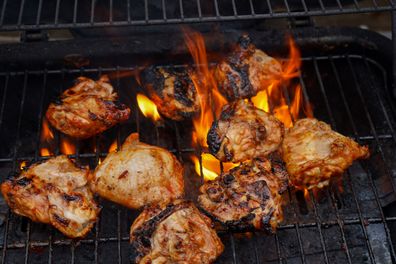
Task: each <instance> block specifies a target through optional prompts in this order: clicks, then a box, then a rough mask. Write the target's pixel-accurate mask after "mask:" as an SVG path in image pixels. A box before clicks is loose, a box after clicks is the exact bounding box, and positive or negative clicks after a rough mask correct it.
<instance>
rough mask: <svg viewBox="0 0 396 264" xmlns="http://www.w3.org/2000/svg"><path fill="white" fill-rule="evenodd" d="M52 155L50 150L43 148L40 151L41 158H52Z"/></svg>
mask: <svg viewBox="0 0 396 264" xmlns="http://www.w3.org/2000/svg"><path fill="white" fill-rule="evenodd" d="M51 155H52V153H51V152H50V151H49V149H47V148H41V149H40V156H42V157H44V156H51Z"/></svg>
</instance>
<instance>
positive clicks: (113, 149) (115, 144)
mask: <svg viewBox="0 0 396 264" xmlns="http://www.w3.org/2000/svg"><path fill="white" fill-rule="evenodd" d="M117 151H118V149H117V140H114V142H113V143H111V145H110V147H109V153H111V152H117Z"/></svg>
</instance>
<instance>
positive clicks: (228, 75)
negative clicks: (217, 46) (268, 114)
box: [214, 35, 282, 100]
mask: <svg viewBox="0 0 396 264" xmlns="http://www.w3.org/2000/svg"><path fill="white" fill-rule="evenodd" d="M281 73H282V65H281V64H280V63H279V62H278V61H277V60H276V59H274V58H272V57H270V56H268V55H267V54H266V53H264V52H263V51H262V50H260V49H257V48H256V47H255V46H254V44H252V43H251V40H250V38H249V36H247V35H244V36H242V37H241V38H240V39H239V42H238V45H237V46H236V48H235V49H234V50H233V51H232V52H231V54H230V55H228V57H226V59H225V60H224V61H222V62H220V63H219V64H218V65H217V67H216V69H215V75H214V76H215V79H216V81H217V84H218V86H219V89H220V91H221V92H222V93H223V94H224V95H225V96H226V97H227V98H228V99H229V100H236V99H241V98H249V97H252V96H255V95H256V94H257V92H259V91H260V90H263V89H266V88H267V87H268V86H269V85H270V84H271V83H272V81H273V80H274V79H275V80H277V79H280V76H281Z"/></svg>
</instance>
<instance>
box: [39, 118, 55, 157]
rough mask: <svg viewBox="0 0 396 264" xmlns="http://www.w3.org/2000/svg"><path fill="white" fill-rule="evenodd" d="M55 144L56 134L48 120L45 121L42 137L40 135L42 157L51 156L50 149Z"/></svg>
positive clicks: (42, 127)
mask: <svg viewBox="0 0 396 264" xmlns="http://www.w3.org/2000/svg"><path fill="white" fill-rule="evenodd" d="M53 142H54V134H53V133H52V131H51V129H50V128H49V125H48V121H47V119H43V123H42V126H41V135H40V143H41V148H40V156H51V155H52V152H51V151H50V147H51V145H52V144H53Z"/></svg>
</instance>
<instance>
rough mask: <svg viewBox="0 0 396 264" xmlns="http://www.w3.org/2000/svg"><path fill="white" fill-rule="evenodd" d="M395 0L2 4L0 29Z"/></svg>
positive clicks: (246, 15)
mask: <svg viewBox="0 0 396 264" xmlns="http://www.w3.org/2000/svg"><path fill="white" fill-rule="evenodd" d="M394 7H395V4H394V1H393V0H369V1H364V2H363V3H361V1H359V0H330V1H329V0H326V1H324V0H266V1H261V0H249V1H238V0H214V1H212V0H194V1H183V0H135V1H132V0H123V1H113V0H108V1H102V0H90V1H88V0H74V1H61V0H57V1H51V0H30V1H25V0H12V1H10V0H2V1H0V11H1V13H0V30H3V31H6V30H37V29H55V28H81V27H104V26H128V25H151V24H172V23H196V22H213V21H236V20H251V19H263V18H285V17H300V16H318V15H334V14H350V13H367V12H380V11H389V10H393V9H394Z"/></svg>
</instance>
